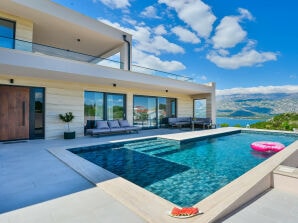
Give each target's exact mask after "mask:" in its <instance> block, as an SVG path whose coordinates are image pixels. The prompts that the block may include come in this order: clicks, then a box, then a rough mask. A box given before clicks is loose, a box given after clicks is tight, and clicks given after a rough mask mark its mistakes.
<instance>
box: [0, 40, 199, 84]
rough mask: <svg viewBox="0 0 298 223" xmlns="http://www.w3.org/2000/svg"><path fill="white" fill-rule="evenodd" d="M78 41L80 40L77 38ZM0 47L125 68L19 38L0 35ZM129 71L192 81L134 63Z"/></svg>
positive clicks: (114, 62)
mask: <svg viewBox="0 0 298 223" xmlns="http://www.w3.org/2000/svg"><path fill="white" fill-rule="evenodd" d="M77 41H78V42H79V41H80V40H77ZM0 47H1V48H8V49H15V50H19V51H26V52H30V53H34V54H35V55H47V56H51V57H58V58H64V59H68V60H74V61H80V62H84V63H87V64H92V65H98V66H106V67H111V68H116V69H122V70H127V69H125V66H124V62H121V61H116V60H113V59H109V58H101V57H98V56H94V55H88V54H84V53H81V52H75V51H72V50H68V49H61V48H57V47H52V46H47V45H44V44H38V43H33V42H29V41H24V40H19V39H13V38H8V37H4V36H1V35H0ZM130 71H132V72H137V73H144V74H149V75H153V76H160V77H165V78H171V79H175V80H180V81H187V82H194V79H193V78H190V77H187V76H183V75H178V74H174V73H169V72H165V71H160V70H156V69H152V68H147V67H143V66H140V65H136V64H131V65H130Z"/></svg>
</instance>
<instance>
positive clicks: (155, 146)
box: [125, 139, 180, 152]
mask: <svg viewBox="0 0 298 223" xmlns="http://www.w3.org/2000/svg"><path fill="white" fill-rule="evenodd" d="M175 145H180V144H179V142H177V141H174V140H164V139H160V140H152V141H146V142H143V143H142V144H140V143H136V144H135V143H129V144H125V148H127V149H132V150H136V151H142V152H150V151H154V150H159V149H161V148H165V147H170V146H175Z"/></svg>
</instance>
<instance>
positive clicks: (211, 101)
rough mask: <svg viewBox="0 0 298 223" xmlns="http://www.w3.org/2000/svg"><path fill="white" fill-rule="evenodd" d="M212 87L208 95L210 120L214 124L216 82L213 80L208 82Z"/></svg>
mask: <svg viewBox="0 0 298 223" xmlns="http://www.w3.org/2000/svg"><path fill="white" fill-rule="evenodd" d="M209 85H210V86H211V87H212V93H211V95H210V103H208V104H210V113H211V114H210V117H211V119H212V122H213V123H214V124H216V84H215V83H214V82H211V83H209Z"/></svg>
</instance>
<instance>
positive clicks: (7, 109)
mask: <svg viewBox="0 0 298 223" xmlns="http://www.w3.org/2000/svg"><path fill="white" fill-rule="evenodd" d="M0 6H1V7H0V101H1V106H0V114H1V116H0V141H6V140H18V139H54V138H61V137H62V135H63V132H64V130H65V123H63V122H62V121H61V120H59V114H63V113H66V112H72V113H73V114H74V116H75V118H74V120H73V121H72V123H71V129H72V130H74V131H76V134H77V136H83V135H84V126H85V125H86V121H87V120H118V119H127V120H128V121H129V123H130V124H132V125H139V126H141V127H142V128H159V127H160V126H162V124H163V123H164V120H166V118H169V117H194V109H195V104H196V103H195V102H196V100H203V101H204V103H205V104H206V109H205V111H206V112H205V113H206V114H205V115H204V116H205V117H208V118H211V119H212V120H215V119H216V108H215V84H214V83H209V84H198V83H195V82H194V81H191V80H190V79H188V78H185V77H181V76H177V75H173V74H169V73H163V75H158V74H157V73H156V71H155V70H150V69H147V72H140V70H145V69H143V68H141V67H135V66H134V65H133V64H132V61H133V58H132V57H133V55H132V38H133V37H132V35H131V34H129V33H126V32H124V31H122V30H119V29H116V28H114V27H111V26H108V25H106V24H104V23H102V22H100V21H97V20H95V19H92V18H89V17H86V16H84V15H81V14H79V13H77V12H75V11H72V10H70V9H67V8H64V7H62V6H60V5H58V4H55V3H53V2H51V1H49V0H26V1H23V0H1V3H0ZM113 55H120V56H119V58H120V62H119V63H116V62H115V61H111V60H108V58H110V57H111V56H113ZM111 64H113V65H112V67H111ZM115 64H116V65H117V67H115ZM159 74H160V73H159Z"/></svg>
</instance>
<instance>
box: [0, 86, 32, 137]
mask: <svg viewBox="0 0 298 223" xmlns="http://www.w3.org/2000/svg"><path fill="white" fill-rule="evenodd" d="M29 99H30V89H29V88H27V87H15V86H4V85H2V86H1V85H0V141H3V140H16V139H28V138H29Z"/></svg>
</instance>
